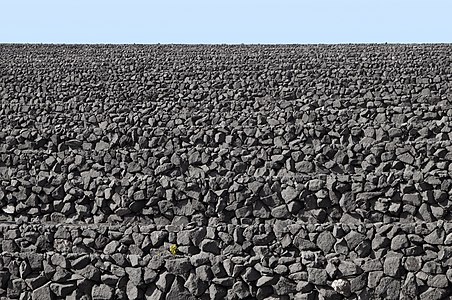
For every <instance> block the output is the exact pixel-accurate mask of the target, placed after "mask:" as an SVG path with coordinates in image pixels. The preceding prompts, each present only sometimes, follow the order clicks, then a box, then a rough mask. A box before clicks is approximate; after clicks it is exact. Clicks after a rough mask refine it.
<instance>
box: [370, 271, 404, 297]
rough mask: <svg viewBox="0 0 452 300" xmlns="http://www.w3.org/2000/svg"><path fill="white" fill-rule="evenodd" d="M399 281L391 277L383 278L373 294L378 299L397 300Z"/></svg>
mask: <svg viewBox="0 0 452 300" xmlns="http://www.w3.org/2000/svg"><path fill="white" fill-rule="evenodd" d="M400 287H401V286H400V281H399V280H397V279H394V278H392V277H383V278H382V279H381V280H380V283H379V284H378V286H377V287H376V288H375V293H376V295H377V296H379V298H380V299H394V300H396V299H399V298H400V297H399V295H400Z"/></svg>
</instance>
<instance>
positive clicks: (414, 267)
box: [403, 256, 422, 272]
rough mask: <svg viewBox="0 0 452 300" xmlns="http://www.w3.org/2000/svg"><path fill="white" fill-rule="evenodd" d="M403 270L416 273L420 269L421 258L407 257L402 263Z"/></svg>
mask: <svg viewBox="0 0 452 300" xmlns="http://www.w3.org/2000/svg"><path fill="white" fill-rule="evenodd" d="M403 266H404V268H405V269H406V270H407V271H408V272H417V271H419V270H420V269H421V267H422V258H420V257H415V256H408V257H406V258H405V261H404V263H403Z"/></svg>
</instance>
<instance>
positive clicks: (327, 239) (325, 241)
mask: <svg viewBox="0 0 452 300" xmlns="http://www.w3.org/2000/svg"><path fill="white" fill-rule="evenodd" d="M335 243H336V239H335V238H334V236H333V234H332V233H331V232H330V231H322V232H321V233H320V234H319V235H318V237H317V242H316V244H317V247H319V248H320V250H322V251H323V253H324V254H327V253H329V252H330V251H331V249H333V246H334V244H335Z"/></svg>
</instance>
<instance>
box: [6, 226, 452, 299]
mask: <svg viewBox="0 0 452 300" xmlns="http://www.w3.org/2000/svg"><path fill="white" fill-rule="evenodd" d="M0 238H1V240H2V243H1V251H2V253H3V255H2V258H1V260H0V279H1V280H0V282H1V288H2V289H3V290H5V291H7V297H10V298H14V297H16V296H19V295H22V297H24V296H25V297H26V296H27V295H32V297H33V299H49V298H41V297H43V296H40V295H50V291H52V293H54V294H55V295H56V296H59V297H65V296H66V297H73V298H74V299H80V298H81V297H86V296H88V297H89V296H91V297H92V299H113V297H114V295H116V296H118V297H119V298H124V297H126V298H128V299H142V298H144V297H147V299H165V296H166V298H168V297H169V298H170V299H171V297H173V299H195V297H199V298H201V299H225V298H230V299H232V298H238V299H244V298H247V297H248V298H249V297H251V298H253V299H266V297H270V296H284V297H283V298H288V299H289V298H295V299H305V298H307V299H318V298H322V297H323V298H325V299H340V298H341V297H342V296H345V297H347V298H348V297H351V298H356V297H358V298H361V299H368V298H370V297H371V296H375V297H376V298H379V299H383V298H384V299H400V298H403V299H416V297H418V296H420V298H421V299H442V298H444V297H446V296H447V295H450V294H451V292H452V288H451V287H450V282H449V281H450V280H452V272H451V270H450V265H451V262H452V225H450V224H449V223H445V222H442V221H438V222H435V223H407V224H396V225H394V224H382V223H374V224H366V225H364V224H348V225H345V224H323V225H322V224H301V223H297V222H293V221H290V220H277V221H275V223H274V225H273V226H270V225H264V224H260V225H232V224H218V225H217V226H208V227H199V226H196V225H194V224H193V225H191V226H190V225H187V226H174V225H166V226H155V225H130V226H127V225H116V226H115V225H111V226H109V225H86V226H74V225H63V224H56V225H46V226H44V225H34V224H22V225H16V224H14V225H12V224H11V225H3V226H2V228H1V231H0ZM173 244H174V245H176V246H177V250H176V251H175V253H172V252H170V246H171V245H173ZM83 295H85V296H83ZM126 295H127V296H126ZM176 295H177V296H176ZM71 299H72V298H71Z"/></svg>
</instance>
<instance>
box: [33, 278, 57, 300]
mask: <svg viewBox="0 0 452 300" xmlns="http://www.w3.org/2000/svg"><path fill="white" fill-rule="evenodd" d="M31 299H32V300H52V296H51V291H50V282H49V283H47V284H45V285H43V286H41V287H39V288H37V289H35V290H34V291H33V292H32V294H31Z"/></svg>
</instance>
